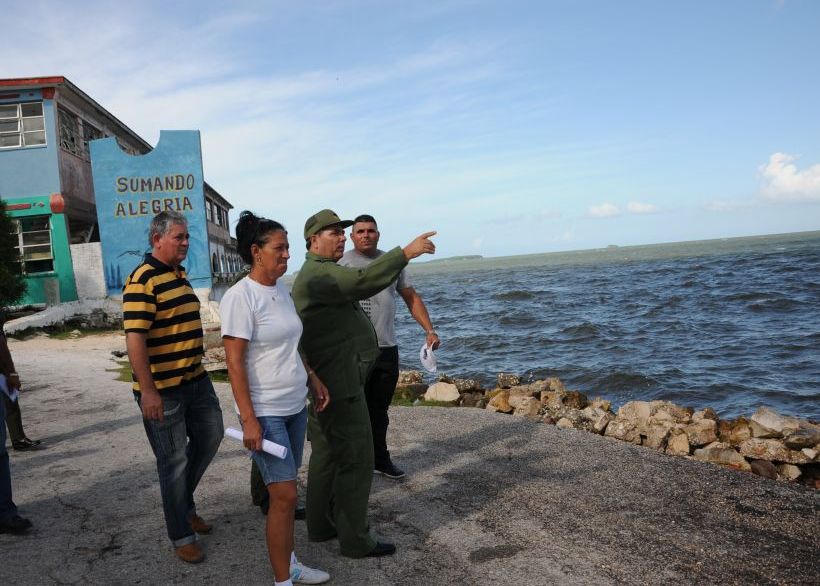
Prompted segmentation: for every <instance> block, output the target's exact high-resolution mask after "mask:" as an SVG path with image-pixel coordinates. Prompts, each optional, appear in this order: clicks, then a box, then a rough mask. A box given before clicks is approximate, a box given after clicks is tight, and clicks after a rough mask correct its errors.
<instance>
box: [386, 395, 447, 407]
mask: <svg viewBox="0 0 820 586" xmlns="http://www.w3.org/2000/svg"><path fill="white" fill-rule="evenodd" d="M418 401H419V402H418V403H416V401H415V400H414V399H411V398H409V397H396V396H394V397H393V401H391V403H390V404H391V405H395V406H398V407H458V405H454V404H453V403H449V402H447V401H425V400H424V399H419V400H418Z"/></svg>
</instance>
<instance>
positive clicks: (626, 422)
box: [604, 416, 641, 445]
mask: <svg viewBox="0 0 820 586" xmlns="http://www.w3.org/2000/svg"><path fill="white" fill-rule="evenodd" d="M604 436H606V437H612V438H615V439H619V440H621V441H624V442H629V443H632V444H637V445H640V444H641V432H640V431H639V430H638V425H637V424H636V422H635V420H632V419H621V418H620V416H619V417H616V418H615V419H613V420H612V421H610V422H609V425H607V426H606V431H604Z"/></svg>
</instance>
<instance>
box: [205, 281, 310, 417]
mask: <svg viewBox="0 0 820 586" xmlns="http://www.w3.org/2000/svg"><path fill="white" fill-rule="evenodd" d="M219 313H220V316H221V319H222V335H223V336H233V337H235V338H242V339H243V340H247V341H248V350H247V352H246V354H245V370H246V371H247V373H248V386H249V387H250V393H251V401H252V403H253V409H254V412H255V413H256V415H257V417H264V416H269V415H277V416H286V415H294V414H296V413H299V411H301V410H302V409H303V408H304V406H305V399H306V397H307V372H305V367H304V364H303V363H302V358H301V357H300V356H299V339H300V338H301V337H302V322H301V321H300V320H299V316H298V315H297V314H296V308H295V307H294V305H293V299H291V296H290V291H288V288H287V287H286V286H285V285H284V284H283V283H282V280H281V279H279V280H278V281H277V283H276V285H273V286H267V285H262V284H260V283H257V282H256V281H254V280H253V279H251V278H250V277H245V278H244V279H242V280H241V281H239V282H238V283H236V284H235V285H234V286H233V287H231V288H230V289H228V291H227V292H226V293H225V296H224V297H223V298H222V301H221V302H220V304H219ZM237 412H238V410H237Z"/></svg>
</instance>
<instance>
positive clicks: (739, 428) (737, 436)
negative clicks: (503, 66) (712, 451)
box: [718, 417, 752, 446]
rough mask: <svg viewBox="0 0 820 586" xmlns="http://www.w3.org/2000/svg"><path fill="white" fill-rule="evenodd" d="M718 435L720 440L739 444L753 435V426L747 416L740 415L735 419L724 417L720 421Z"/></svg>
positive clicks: (735, 444)
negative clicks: (730, 419) (750, 425)
mask: <svg viewBox="0 0 820 586" xmlns="http://www.w3.org/2000/svg"><path fill="white" fill-rule="evenodd" d="M718 435H719V436H720V441H722V442H727V443H730V444H732V445H733V446H739V445H740V444H741V442H744V441H746V440H747V439H749V438H750V437H752V428H751V427H749V420H748V419H746V418H745V417H738V418H737V419H735V420H734V421H729V420H725V419H723V420H721V421H719V422H718Z"/></svg>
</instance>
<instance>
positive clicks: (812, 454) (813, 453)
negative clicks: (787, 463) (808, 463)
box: [800, 448, 818, 460]
mask: <svg viewBox="0 0 820 586" xmlns="http://www.w3.org/2000/svg"><path fill="white" fill-rule="evenodd" d="M800 451H801V452H803V453H804V454H805V455H806V457H807V458H808V459H809V460H816V459H817V454H818V451H817V450H815V449H814V448H803V449H802V450H800Z"/></svg>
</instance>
